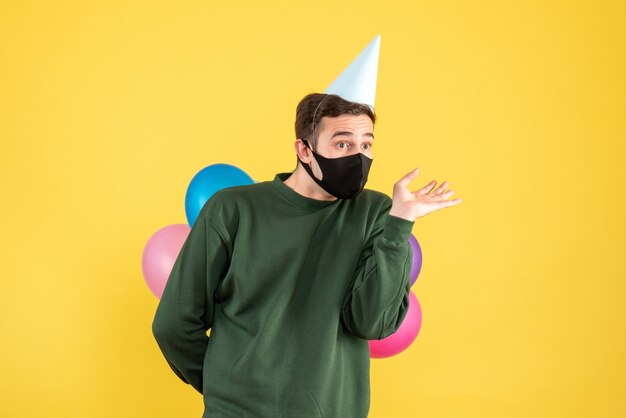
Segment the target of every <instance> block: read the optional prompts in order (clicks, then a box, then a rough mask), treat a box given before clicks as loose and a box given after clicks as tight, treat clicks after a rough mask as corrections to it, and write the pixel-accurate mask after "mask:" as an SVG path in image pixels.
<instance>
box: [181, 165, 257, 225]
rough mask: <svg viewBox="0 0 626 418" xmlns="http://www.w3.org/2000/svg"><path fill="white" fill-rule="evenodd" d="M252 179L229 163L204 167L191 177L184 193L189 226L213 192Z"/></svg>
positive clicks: (244, 183) (245, 182)
mask: <svg viewBox="0 0 626 418" xmlns="http://www.w3.org/2000/svg"><path fill="white" fill-rule="evenodd" d="M252 183H254V180H252V178H251V177H250V176H249V175H248V174H246V173H245V172H244V171H243V170H241V169H240V168H237V167H235V166H234V165H230V164H223V163H220V164H212V165H209V166H207V167H204V168H203V169H202V170H200V171H199V172H198V173H197V174H196V175H195V176H194V177H193V179H191V182H190V183H189V186H188V187H187V193H186V195H185V213H186V215H187V222H188V223H189V225H190V226H192V225H193V223H194V222H195V221H196V218H197V217H198V214H199V213H200V209H202V206H204V204H205V203H206V201H207V200H209V198H210V197H211V196H213V193H215V192H217V191H218V190H220V189H224V188H226V187H231V186H243V185H247V184H252Z"/></svg>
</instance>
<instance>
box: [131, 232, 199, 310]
mask: <svg viewBox="0 0 626 418" xmlns="http://www.w3.org/2000/svg"><path fill="white" fill-rule="evenodd" d="M189 231H191V228H189V225H186V224H174V225H168V226H166V227H163V228H161V229H159V230H158V231H157V232H155V233H154V235H152V236H151V237H150V239H149V240H148V242H147V243H146V246H145V247H144V249H143V255H142V257H141V269H142V271H143V278H144V280H145V281H146V283H147V284H148V287H149V288H150V290H151V291H152V293H154V295H155V296H156V297H157V298H158V299H161V295H163V289H165V284H166V283H167V279H168V278H169V275H170V273H171V272H172V267H174V262H175V261H176V257H178V253H180V250H181V248H183V244H184V243H185V240H186V239H187V236H188V235H189Z"/></svg>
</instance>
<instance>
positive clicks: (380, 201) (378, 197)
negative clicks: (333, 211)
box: [355, 189, 392, 210]
mask: <svg viewBox="0 0 626 418" xmlns="http://www.w3.org/2000/svg"><path fill="white" fill-rule="evenodd" d="M355 201H357V203H358V204H364V205H368V206H374V207H377V208H379V209H381V210H386V209H388V208H391V202H392V200H391V198H390V197H389V196H388V195H386V194H385V193H383V192H379V191H378V190H372V189H363V190H362V191H361V193H359V195H358V196H357V197H356V198H355Z"/></svg>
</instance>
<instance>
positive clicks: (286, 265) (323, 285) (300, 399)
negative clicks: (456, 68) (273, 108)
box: [152, 94, 460, 418]
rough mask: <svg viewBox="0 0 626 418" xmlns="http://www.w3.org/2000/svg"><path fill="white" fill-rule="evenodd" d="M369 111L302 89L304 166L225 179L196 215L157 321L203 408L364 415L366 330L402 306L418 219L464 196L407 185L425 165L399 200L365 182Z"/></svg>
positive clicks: (300, 153) (401, 312)
mask: <svg viewBox="0 0 626 418" xmlns="http://www.w3.org/2000/svg"><path fill="white" fill-rule="evenodd" d="M375 120H376V117H375V114H374V112H373V110H372V109H371V108H370V107H369V106H367V105H363V104H357V103H353V102H349V101H346V100H344V99H342V98H341V97H340V96H337V95H328V94H310V95H307V96H306V97H304V98H303V99H302V101H301V102H300V103H299V104H298V107H297V110H296V137H297V139H296V143H295V150H296V154H297V157H298V163H297V167H296V169H295V170H294V171H293V172H292V173H278V174H276V176H275V178H274V179H273V180H272V181H264V182H260V183H255V184H251V185H247V186H237V187H229V188H225V189H221V190H219V191H218V192H216V193H215V194H213V196H211V198H210V199H209V200H208V201H207V202H206V204H205V205H204V206H203V208H202V210H201V211H200V214H199V216H198V218H197V220H196V221H195V223H194V225H193V227H192V229H191V231H190V233H189V236H188V238H187V240H186V241H185V244H184V245H183V247H182V249H181V251H180V254H179V255H178V258H177V259H176V262H175V264H174V267H173V269H172V272H171V274H170V276H169V279H168V282H167V285H166V287H165V290H164V292H163V296H162V297H161V300H160V302H159V306H158V308H157V311H156V314H155V318H154V322H153V325H152V329H153V333H154V336H155V338H156V341H157V343H158V345H159V347H160V349H161V350H162V352H163V354H164V356H165V358H166V360H167V362H168V363H169V365H170V367H171V368H172V370H173V371H174V372H175V373H176V374H177V375H178V376H179V377H180V378H181V379H182V380H183V381H184V382H186V383H189V384H191V385H192V386H193V387H194V388H195V389H196V390H197V391H198V392H200V393H202V394H203V396H204V406H205V411H204V415H203V417H271V418H277V417H307V418H311V417H326V418H328V417H341V418H353V417H354V418H357V417H366V416H367V414H368V411H369V406H370V376H369V371H370V353H369V345H368V342H367V340H370V339H382V338H385V337H387V336H389V335H391V334H392V333H394V332H395V331H396V330H397V329H398V328H399V326H400V324H401V323H402V321H403V319H404V317H405V316H406V313H407V311H408V307H409V290H410V278H409V271H410V268H411V259H412V252H411V247H410V245H409V236H410V234H411V230H412V227H413V225H414V221H415V219H416V218H417V217H420V216H423V215H425V214H427V213H429V212H432V211H433V210H436V209H439V208H442V207H446V206H450V205H452V204H455V203H458V202H460V200H459V199H456V200H452V201H445V199H447V197H449V196H450V195H451V194H452V191H451V190H450V191H448V192H444V189H445V185H446V183H445V182H444V183H443V184H442V185H440V186H439V187H438V188H437V189H436V190H434V191H433V187H434V185H435V184H436V182H434V181H433V182H431V183H429V184H428V185H427V186H426V187H424V188H422V189H421V190H418V191H416V192H410V191H409V190H408V188H407V186H408V184H409V182H410V180H411V179H412V178H414V177H415V176H416V175H417V170H413V171H412V172H410V173H408V174H407V175H406V176H404V177H403V178H402V179H400V180H399V181H398V182H397V183H396V184H395V186H394V190H393V200H392V199H390V198H389V197H388V196H387V195H385V194H384V193H380V192H377V191H373V190H369V189H364V188H363V187H364V185H365V183H366V181H367V177H368V171H369V168H370V165H371V162H372V158H373V154H372V152H373V148H372V145H373V144H374V135H373V127H374V123H375ZM209 328H211V332H210V337H207V335H206V331H207V330H208V329H209Z"/></svg>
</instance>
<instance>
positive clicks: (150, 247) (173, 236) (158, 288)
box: [141, 163, 422, 358]
mask: <svg viewBox="0 0 626 418" xmlns="http://www.w3.org/2000/svg"><path fill="white" fill-rule="evenodd" d="M252 183H254V180H253V179H252V178H251V177H250V176H249V175H248V174H246V172H244V171H243V170H241V169H240V168H238V167H235V166H233V165H231V164H224V163H220V164H212V165H209V166H207V167H205V168H203V169H202V170H200V171H199V172H198V173H197V174H196V175H195V176H194V177H193V178H192V179H191V182H190V183H189V186H188V187H187V192H186V194H185V214H186V216H187V224H172V225H167V226H164V227H163V228H161V229H159V230H158V231H156V232H155V233H154V234H153V235H152V236H151V237H150V239H148V242H147V243H146V245H145V247H144V249H143V254H142V259H141V266H142V272H143V277H144V280H145V281H146V283H147V285H148V288H149V289H150V291H151V292H152V293H153V294H154V295H155V296H156V297H157V298H158V299H161V296H162V295H163V290H164V289H165V284H166V283H167V279H168V278H169V275H170V273H171V271H172V268H173V267H174V263H175V261H176V258H177V257H178V254H179V252H180V250H181V248H182V247H183V244H184V243H185V240H186V239H187V236H188V235H189V231H191V226H192V225H193V223H194V222H195V221H196V218H197V217H198V214H199V213H200V210H201V209H202V207H203V206H204V204H205V203H206V201H207V200H209V198H210V197H211V196H212V195H213V194H214V193H215V192H217V191H218V190H220V189H223V188H226V187H231V186H243V185H247V184H252ZM409 244H410V245H411V249H412V250H413V260H412V264H411V272H410V280H411V286H413V284H414V283H415V281H416V280H417V276H418V275H419V272H420V270H421V267H422V251H421V248H420V246H419V244H418V242H417V239H415V236H413V234H411V236H410V238H409ZM409 296H410V297H409V310H408V312H407V314H406V317H405V318H404V320H403V322H402V324H401V325H400V327H399V328H398V330H397V331H396V332H395V333H393V334H392V335H390V336H388V337H386V338H383V339H382V340H369V341H368V343H369V348H370V356H371V357H372V358H383V357H390V356H394V355H396V354H399V353H400V352H402V351H404V350H405V349H406V348H407V347H408V346H409V345H411V343H413V341H414V340H415V339H416V338H417V334H418V333H419V330H420V327H421V325H422V310H421V307H420V305H419V302H418V300H417V297H415V295H414V294H413V292H412V291H411V292H410V295H409Z"/></svg>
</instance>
